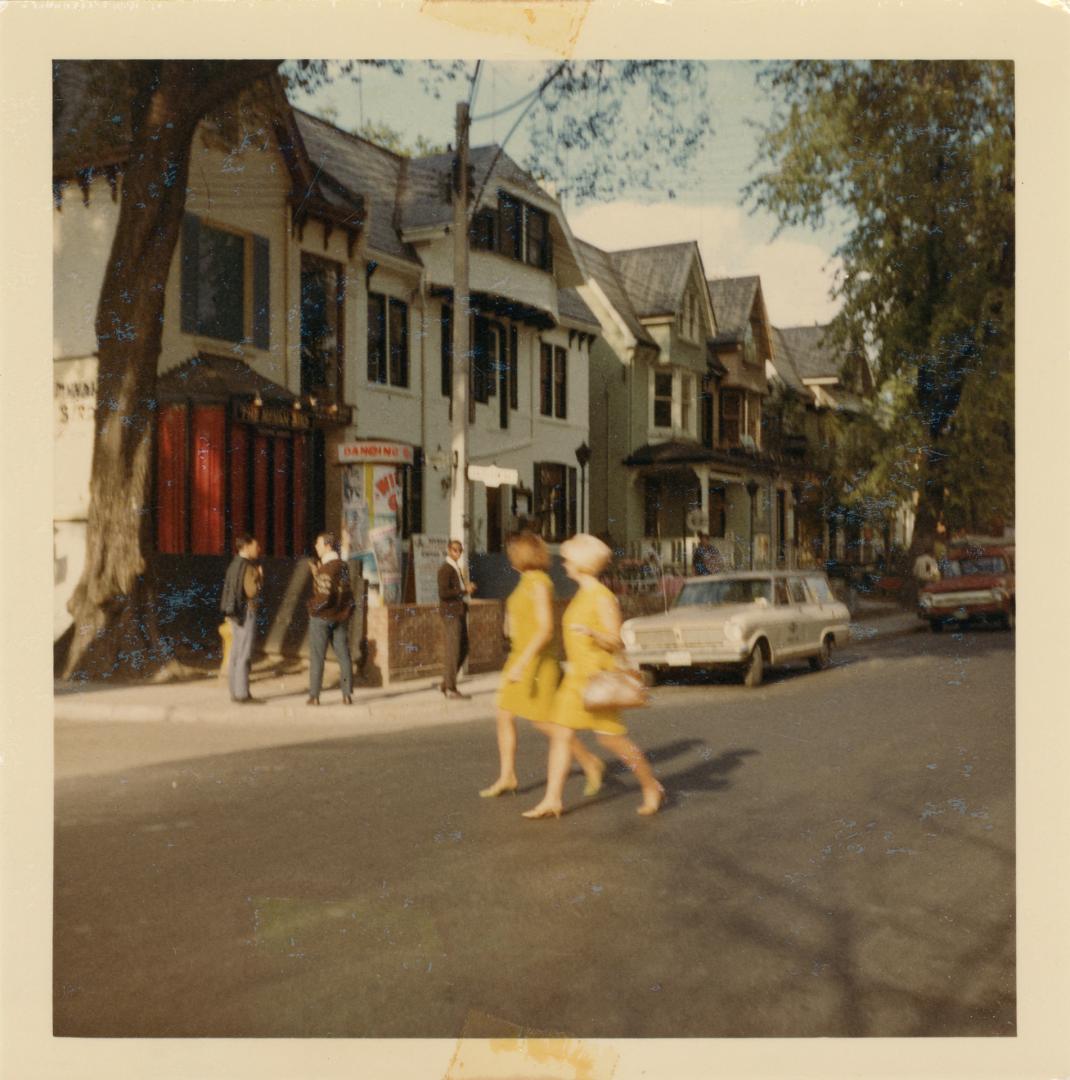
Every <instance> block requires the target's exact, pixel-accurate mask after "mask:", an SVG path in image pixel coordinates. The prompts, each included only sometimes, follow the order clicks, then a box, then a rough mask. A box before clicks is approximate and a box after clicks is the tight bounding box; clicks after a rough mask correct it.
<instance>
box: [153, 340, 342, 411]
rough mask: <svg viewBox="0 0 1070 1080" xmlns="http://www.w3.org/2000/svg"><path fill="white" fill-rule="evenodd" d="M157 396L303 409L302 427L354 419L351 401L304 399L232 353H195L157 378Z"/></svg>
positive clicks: (249, 406) (165, 399)
mask: <svg viewBox="0 0 1070 1080" xmlns="http://www.w3.org/2000/svg"><path fill="white" fill-rule="evenodd" d="M156 398H157V400H158V401H159V402H160V403H161V404H173V403H177V402H182V403H185V402H190V403H192V404H195V405H232V406H233V405H237V404H244V405H245V406H246V407H247V409H252V410H255V411H261V410H266V411H268V412H274V413H278V412H279V409H280V407H281V408H284V409H289V410H293V411H296V412H303V413H304V416H305V417H306V418H307V420H308V422H307V423H305V424H302V425H300V426H302V427H308V426H312V425H313V424H317V425H322V424H349V423H351V422H352V409H351V408H350V407H349V406H348V405H342V406H337V405H330V404H324V403H317V404H315V405H314V404H313V403H312V401H311V399H302V398H301V397H300V395H298V394H295V393H293V392H292V391H290V390H287V389H286V387H285V386H282V385H280V384H279V383H277V382H273V381H272V380H271V379H268V378H267V377H265V376H264V375H261V374H260V373H259V372H257V371H254V370H253V369H252V368H251V367H249V365H248V364H246V363H244V362H243V361H241V360H238V359H237V358H236V357H232V356H215V355H213V354H205V353H202V354H200V355H197V356H191V357H190V358H189V359H188V360H187V361H186V362H185V363H184V364H180V365H179V366H178V367H176V368H172V369H171V370H170V371H168V372H166V373H165V374H163V375H161V376H160V377H159V378H158V379H157V380H156ZM242 419H246V420H248V421H249V422H251V423H257V422H259V421H260V419H261V418H260V417H258V416H256V415H253V414H250V415H249V416H246V417H242ZM285 426H292V425H285Z"/></svg>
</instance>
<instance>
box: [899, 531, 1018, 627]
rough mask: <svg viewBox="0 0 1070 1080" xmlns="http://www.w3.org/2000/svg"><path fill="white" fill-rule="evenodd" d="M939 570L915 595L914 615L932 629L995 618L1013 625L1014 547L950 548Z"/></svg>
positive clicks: (1006, 625)
mask: <svg viewBox="0 0 1070 1080" xmlns="http://www.w3.org/2000/svg"><path fill="white" fill-rule="evenodd" d="M940 573H941V579H940V580H939V581H932V582H930V583H929V584H928V585H926V586H925V587H924V588H923V589H922V590H921V594H920V595H919V597H918V617H919V618H921V619H925V620H927V621H928V623H929V629H930V630H932V631H933V633H939V632H940V631H941V630H943V628H944V627H945V626H946V625H947V624H948V623H953V624H959V625H963V624H965V623H969V622H997V623H999V624H1001V625H1002V626H1005V627H1006V628H1007V629H1008V630H1013V629H1014V548H1011V547H988V546H986V547H959V548H952V549H951V550H950V551H949V552H948V556H947V559H946V560H944V561H943V562H942V563H941V564H940Z"/></svg>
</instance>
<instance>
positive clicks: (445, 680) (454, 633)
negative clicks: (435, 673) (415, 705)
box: [442, 607, 468, 690]
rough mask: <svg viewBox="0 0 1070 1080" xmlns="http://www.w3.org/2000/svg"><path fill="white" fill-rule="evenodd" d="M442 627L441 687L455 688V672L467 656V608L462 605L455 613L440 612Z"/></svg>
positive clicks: (445, 688)
mask: <svg viewBox="0 0 1070 1080" xmlns="http://www.w3.org/2000/svg"><path fill="white" fill-rule="evenodd" d="M442 628H443V638H444V645H445V648H444V650H443V652H444V655H443V663H444V670H443V672H442V689H443V690H456V689H457V672H458V671H460V670H461V666H462V665H463V664H464V661H465V659H466V657H467V656H468V610H467V609H466V608H463V607H462V608H461V610H460V612H459V613H457V614H454V613H453V612H450V611H444V612H442Z"/></svg>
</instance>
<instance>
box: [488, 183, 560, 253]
mask: <svg viewBox="0 0 1070 1080" xmlns="http://www.w3.org/2000/svg"><path fill="white" fill-rule="evenodd" d="M495 219H496V220H495ZM472 244H473V246H474V247H476V248H478V249H480V250H483V251H494V250H497V252H498V253H499V254H500V255H505V256H506V257H507V258H510V259H516V260H517V261H518V262H523V263H527V264H528V266H534V267H536V268H538V269H539V270H552V269H553V245H552V243H551V240H550V216H549V214H547V213H546V211H545V210H539V209H538V208H537V207H534V206H530V205H529V204H528V203H526V202H523V201H521V200H520V199H517V198H514V197H513V196H512V195H510V194H509V193H508V192H505V191H499V192H498V212H497V215H495V213H494V211H493V210H480V211H479V213H478V214H476V216H475V220H474V221H473V222H472Z"/></svg>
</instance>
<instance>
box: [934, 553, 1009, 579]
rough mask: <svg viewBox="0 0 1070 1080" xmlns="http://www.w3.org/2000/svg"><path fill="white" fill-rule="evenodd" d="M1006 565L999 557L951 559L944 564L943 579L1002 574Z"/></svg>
mask: <svg viewBox="0 0 1070 1080" xmlns="http://www.w3.org/2000/svg"><path fill="white" fill-rule="evenodd" d="M1006 570H1007V564H1006V563H1005V562H1004V561H1003V559H1002V558H1001V557H1000V556H999V555H985V556H982V557H981V558H977V559H951V560H950V561H949V562H946V563H944V566H943V571H944V577H966V576H967V575H968V574H1003V573H1005V572H1006Z"/></svg>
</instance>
